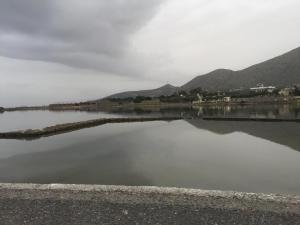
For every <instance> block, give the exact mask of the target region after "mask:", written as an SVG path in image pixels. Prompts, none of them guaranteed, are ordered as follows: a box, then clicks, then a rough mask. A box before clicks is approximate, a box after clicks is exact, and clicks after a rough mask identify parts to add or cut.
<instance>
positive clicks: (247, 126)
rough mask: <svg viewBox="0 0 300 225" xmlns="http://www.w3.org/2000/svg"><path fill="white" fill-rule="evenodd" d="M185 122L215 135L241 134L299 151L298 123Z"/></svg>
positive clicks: (198, 120)
mask: <svg viewBox="0 0 300 225" xmlns="http://www.w3.org/2000/svg"><path fill="white" fill-rule="evenodd" d="M186 121H187V122H188V123H190V124H192V125H193V126H195V127H197V128H199V129H204V130H208V131H211V132H214V133H216V134H229V133H233V132H243V133H247V134H249V135H252V136H255V137H259V138H263V139H266V140H269V141H271V142H274V143H278V144H281V145H285V146H288V147H290V148H292V149H294V150H297V151H300V138H299V131H300V124H299V123H291V122H238V121H205V120H201V119H192V120H186Z"/></svg>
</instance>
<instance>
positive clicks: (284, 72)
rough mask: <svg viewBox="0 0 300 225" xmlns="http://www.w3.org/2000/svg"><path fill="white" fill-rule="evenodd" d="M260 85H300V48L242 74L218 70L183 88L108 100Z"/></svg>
mask: <svg viewBox="0 0 300 225" xmlns="http://www.w3.org/2000/svg"><path fill="white" fill-rule="evenodd" d="M258 83H263V84H265V85H274V86H277V87H286V86H291V85H294V84H300V47H298V48H295V49H293V50H291V51H289V52H286V53H284V54H282V55H279V56H277V57H274V58H272V59H269V60H266V61H263V62H261V63H257V64H254V65H252V66H249V67H247V68H245V69H242V70H237V71H234V70H230V69H217V70H214V71H212V72H209V73H207V74H203V75H199V76H196V77H195V78H193V79H192V80H190V81H188V82H187V83H185V84H184V85H182V86H180V87H175V86H172V85H170V84H166V85H164V86H162V87H159V88H156V89H150V90H142V91H128V92H122V93H117V94H114V95H110V96H108V97H107V98H127V97H136V96H146V97H159V96H161V95H172V94H173V93H174V92H176V91H178V90H184V91H190V90H192V89H195V88H199V87H201V88H202V89H205V90H209V91H217V90H230V89H238V88H250V87H254V86H256V85H257V84H258Z"/></svg>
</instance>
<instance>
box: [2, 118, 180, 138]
mask: <svg viewBox="0 0 300 225" xmlns="http://www.w3.org/2000/svg"><path fill="white" fill-rule="evenodd" d="M179 119H182V118H181V117H129V118H101V119H95V120H86V121H80V122H74V123H64V124H57V125H54V126H50V127H45V128H43V129H34V130H33V129H29V130H21V131H12V132H3V133H0V139H37V138H41V137H44V136H51V135H56V134H61V133H66V132H70V131H74V130H80V129H83V128H89V127H95V126H99V125H103V124H107V123H128V122H147V121H170V120H179Z"/></svg>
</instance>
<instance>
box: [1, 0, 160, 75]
mask: <svg viewBox="0 0 300 225" xmlns="http://www.w3.org/2000/svg"><path fill="white" fill-rule="evenodd" d="M161 2H162V1H160V0H147V1H140V0H109V1H104V0H101V1H100V0H87V1H82V0H43V1H39V0H22V1H19V0H1V1H0V5H1V7H0V55H2V56H5V57H11V58H18V59H29V60H39V61H47V62H55V63H60V64H65V65H68V66H71V67H79V68H89V69H96V70H99V71H102V72H110V73H119V74H120V73H122V74H126V73H127V74H130V73H138V72H139V71H137V68H136V67H133V66H132V64H133V62H134V56H132V55H134V53H132V51H131V50H128V45H129V41H130V37H131V36H132V35H133V34H134V33H135V32H136V31H138V30H139V29H140V28H141V27H143V26H144V25H145V24H146V23H147V22H148V21H149V20H150V19H151V18H152V17H153V16H154V15H155V13H156V11H157V9H158V6H159V5H160V3H161Z"/></svg>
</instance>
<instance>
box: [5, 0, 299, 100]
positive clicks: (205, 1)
mask: <svg viewBox="0 0 300 225" xmlns="http://www.w3.org/2000/svg"><path fill="white" fill-rule="evenodd" d="M299 12H300V1H299V0H251V1H249V0H185V1H182V0H109V1H107V0H86V1H82V0H43V1H41V0H0V79H1V80H0V106H17V105H40V104H48V103H53V102H71V101H80V100H91V99H98V98H101V97H104V96H106V95H109V94H112V93H115V92H120V91H125V90H139V89H145V88H156V87H159V86H162V85H164V84H166V83H171V84H173V85H182V84H184V83H185V82H187V81H189V80H190V79H192V78H193V77H195V76H197V75H201V74H205V73H207V72H210V71H212V70H215V69H218V68H227V69H233V70H239V69H243V68H245V67H248V66H250V65H252V64H255V63H259V62H261V61H264V60H267V59H269V58H272V57H275V56H277V55H280V54H282V53H285V52H287V51H289V50H292V49H294V48H297V47H299V46H300V29H299V27H300V13H299Z"/></svg>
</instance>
